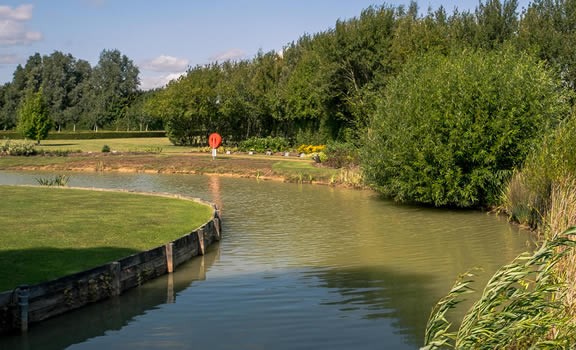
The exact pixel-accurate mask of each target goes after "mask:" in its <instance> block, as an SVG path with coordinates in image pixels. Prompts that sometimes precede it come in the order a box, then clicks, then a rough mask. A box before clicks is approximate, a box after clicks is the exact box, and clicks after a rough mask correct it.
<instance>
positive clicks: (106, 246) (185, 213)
mask: <svg viewBox="0 0 576 350" xmlns="http://www.w3.org/2000/svg"><path fill="white" fill-rule="evenodd" d="M0 198H2V200H1V201H0V222H1V223H2V225H1V227H0V271H2V278H0V291H4V290H9V289H12V288H14V287H17V286H18V285H19V284H23V283H25V284H33V283H38V282H42V281H46V280H50V279H54V278H57V277H61V276H64V275H68V274H71V273H75V272H79V271H83V270H86V269H88V268H91V267H95V266H98V265H101V264H104V263H107V262H110V261H114V260H115V259H119V258H121V257H124V256H128V255H131V254H134V253H137V252H141V251H144V250H148V249H151V248H154V247H157V246H160V245H162V244H164V243H166V242H169V241H171V240H174V239H176V238H178V237H180V236H182V235H184V234H186V233H187V232H190V231H192V230H194V229H196V228H197V227H199V226H200V225H202V224H203V223H205V222H206V221H208V220H209V219H210V217H211V214H212V209H211V208H210V207H208V206H205V205H202V204H198V203H196V202H192V201H187V200H181V199H174V198H164V197H156V196H147V195H139V194H130V193H115V192H97V191H86V190H71V189H61V188H29V187H16V186H0Z"/></svg>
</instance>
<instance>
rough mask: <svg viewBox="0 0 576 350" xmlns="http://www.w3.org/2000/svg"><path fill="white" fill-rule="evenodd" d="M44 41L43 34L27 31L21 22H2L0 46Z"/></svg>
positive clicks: (0, 23)
mask: <svg viewBox="0 0 576 350" xmlns="http://www.w3.org/2000/svg"><path fill="white" fill-rule="evenodd" d="M38 40H42V33H39V32H30V31H27V30H26V28H25V27H24V25H23V24H22V23H20V22H16V21H12V20H0V45H18V44H29V43H31V42H33V41H38Z"/></svg>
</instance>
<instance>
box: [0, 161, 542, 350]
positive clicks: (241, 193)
mask: <svg viewBox="0 0 576 350" xmlns="http://www.w3.org/2000/svg"><path fill="white" fill-rule="evenodd" d="M48 175H52V174H51V173H45V172H36V173H33V172H7V171H2V172H0V184H36V180H35V179H36V178H37V177H40V176H48ZM68 175H70V176H71V180H70V183H69V185H70V186H81V187H101V188H123V189H135V190H141V191H154V192H171V193H180V194H185V195H190V196H194V197H199V198H202V199H205V200H208V201H212V202H215V203H217V204H218V205H220V206H221V207H222V210H223V240H222V241H221V242H220V243H219V244H217V245H215V246H212V247H211V248H210V250H209V253H208V254H207V255H206V256H204V257H203V258H196V259H194V260H192V261H190V262H189V263H187V264H185V265H183V266H181V267H179V269H177V271H176V272H175V273H174V274H173V275H171V276H164V277H162V278H159V279H157V280H155V281H153V282H150V283H148V284H145V285H144V286H142V287H140V288H136V289H133V290H130V291H129V292H127V293H125V294H123V295H122V296H121V297H120V298H116V299H112V300H109V301H104V302H101V303H98V304H94V305H91V306H89V307H87V308H84V309H81V310H78V311H75V312H71V313H69V314H66V315H63V316H60V317H57V318H54V319H51V320H48V321H46V322H44V323H41V324H37V325H34V326H32V327H31V329H30V332H29V334H28V335H26V336H4V337H1V338H0V349H36V348H41V349H44V350H51V349H63V348H69V349H159V348H162V349H189V348H190V349H191V348H200V347H203V346H206V347H210V349H213V350H215V349H311V348H314V349H383V348H386V349H387V348H389V349H416V348H418V347H419V346H421V345H422V339H423V336H424V330H425V326H426V321H427V318H428V315H429V313H430V310H431V308H432V307H433V305H434V304H435V302H436V301H437V300H438V299H439V298H441V297H442V296H444V295H445V294H446V293H447V292H448V290H449V289H450V287H451V286H452V284H453V283H454V280H455V278H456V277H457V276H458V274H460V273H462V272H464V271H466V270H468V269H471V268H474V267H481V268H482V269H483V272H482V273H481V274H480V276H478V277H477V280H478V283H477V285H476V288H477V289H478V288H482V285H481V284H482V283H485V282H486V280H487V278H488V277H489V276H490V275H491V274H492V273H494V271H496V269H498V268H499V267H500V266H502V265H503V264H505V263H507V262H510V261H511V260H512V259H513V258H514V257H515V256H516V255H518V254H519V253H520V252H522V251H524V250H527V249H528V248H529V246H530V244H531V243H530V241H531V236H530V235H529V234H528V233H527V232H524V231H522V230H519V229H518V228H516V227H514V226H512V225H510V224H508V223H507V221H506V219H505V218H503V217H500V216H497V215H494V214H488V213H483V212H479V211H471V210H446V209H442V210H440V209H433V208H424V207H419V206H412V205H400V204H395V203H393V202H391V201H388V200H385V199H382V198H380V197H379V196H378V195H377V194H375V193H373V192H371V191H358V190H351V189H344V188H333V187H328V186H316V185H297V184H284V183H278V182H263V181H260V182H259V181H257V180H254V179H250V180H249V179H237V178H227V177H207V176H191V175H150V174H120V173H69V174H68ZM62 210H74V209H73V208H66V203H62ZM102 210H103V211H105V210H106V205H105V203H103V204H102ZM128 214H129V213H127V215H128ZM86 229H88V230H89V229H90V228H89V227H87V228H86ZM469 305H470V303H468V304H464V305H463V306H462V308H461V309H460V310H458V312H459V313H462V312H463V310H464V308H465V307H467V306H469Z"/></svg>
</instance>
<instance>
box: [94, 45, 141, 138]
mask: <svg viewBox="0 0 576 350" xmlns="http://www.w3.org/2000/svg"><path fill="white" fill-rule="evenodd" d="M138 74H139V69H138V67H137V66H136V65H135V64H134V62H132V60H130V59H129V58H128V57H127V56H126V55H122V53H121V52H120V51H119V50H104V51H102V53H101V54H100V59H99V61H98V65H96V67H94V70H93V72H92V75H91V79H90V90H89V92H88V94H86V95H85V96H84V101H83V103H84V110H85V112H86V119H87V121H88V123H89V124H90V126H91V127H92V128H93V129H94V130H96V131H98V128H100V127H102V126H103V125H105V124H108V123H110V122H112V121H114V120H118V119H121V118H123V117H124V116H125V115H126V111H127V108H128V106H129V104H130V102H131V100H132V98H133V97H134V95H135V94H136V92H137V89H138V86H139V84H140V80H139V78H138Z"/></svg>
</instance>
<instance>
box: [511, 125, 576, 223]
mask: <svg viewBox="0 0 576 350" xmlns="http://www.w3.org/2000/svg"><path fill="white" fill-rule="evenodd" d="M574 135H576V117H575V116H574V115H572V117H571V118H569V119H567V120H565V121H563V122H562V123H561V124H560V125H559V126H558V128H557V129H556V130H554V132H552V133H550V134H549V135H546V136H544V137H543V138H542V139H540V140H539V142H538V143H537V145H536V146H535V148H534V150H533V151H532V152H531V153H530V154H529V155H528V157H527V159H526V161H525V163H524V166H523V168H522V170H521V171H520V172H519V173H517V174H515V176H514V177H513V178H512V179H511V181H510V182H509V183H508V185H507V187H506V189H505V190H504V192H503V198H502V206H501V208H502V209H503V210H504V211H505V212H506V213H508V215H509V216H510V217H511V219H512V220H515V221H517V222H519V223H521V224H527V225H529V226H531V227H532V228H535V229H536V228H540V229H543V228H544V227H542V224H543V223H544V221H545V219H546V217H547V214H548V212H549V210H550V208H551V206H552V204H553V203H552V202H551V201H552V192H553V189H554V187H555V186H558V185H559V184H562V183H564V182H566V179H574V178H576V153H575V152H574V150H575V149H576V139H575V138H574ZM565 192H566V191H565Z"/></svg>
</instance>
